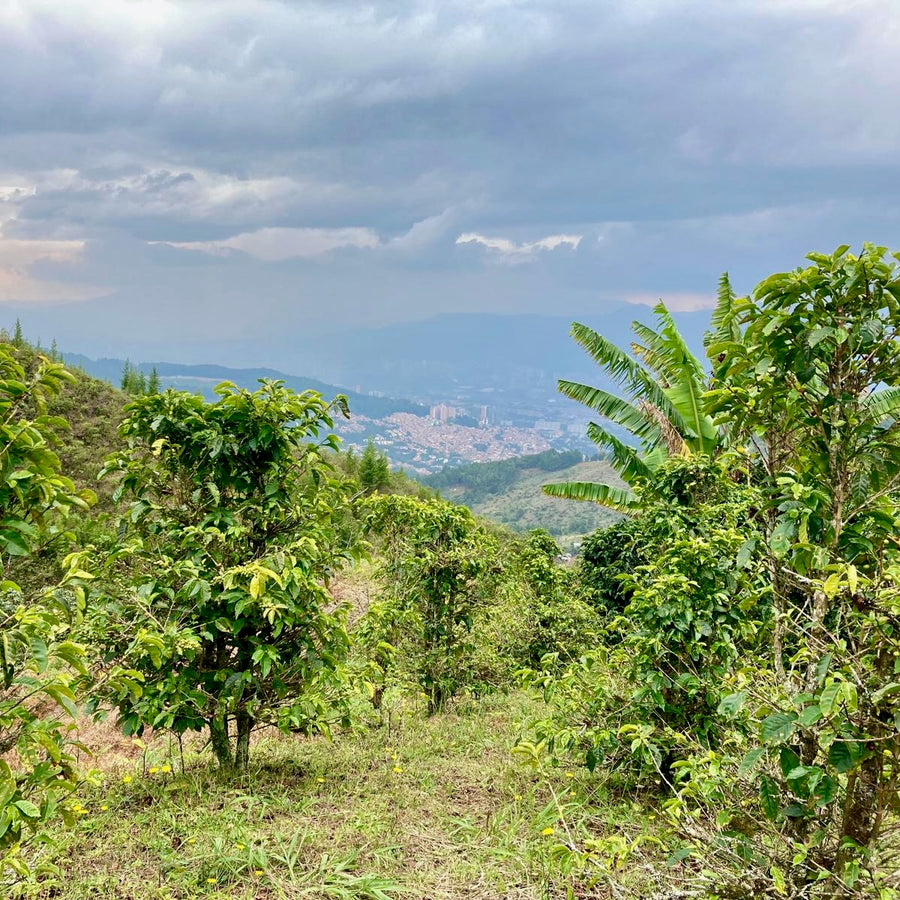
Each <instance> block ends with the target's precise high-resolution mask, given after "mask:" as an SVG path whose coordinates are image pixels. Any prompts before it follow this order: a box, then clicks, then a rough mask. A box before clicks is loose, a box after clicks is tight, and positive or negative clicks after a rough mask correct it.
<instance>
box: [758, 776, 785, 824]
mask: <svg viewBox="0 0 900 900" xmlns="http://www.w3.org/2000/svg"><path fill="white" fill-rule="evenodd" d="M759 800H760V803H761V804H762V809H763V812H764V813H765V815H766V818H767V819H769V820H771V821H773V822H774V821H775V817H776V816H777V815H778V810H779V809H781V791H780V790H779V788H778V782H776V781H775V779H774V778H770V777H769V776H768V775H763V776H762V778H760V780H759Z"/></svg>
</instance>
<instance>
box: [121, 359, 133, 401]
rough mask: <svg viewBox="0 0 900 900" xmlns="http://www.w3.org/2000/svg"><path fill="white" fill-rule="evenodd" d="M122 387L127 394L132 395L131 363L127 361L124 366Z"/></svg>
mask: <svg viewBox="0 0 900 900" xmlns="http://www.w3.org/2000/svg"><path fill="white" fill-rule="evenodd" d="M120 387H121V388H122V390H123V391H125V392H126V393H131V363H130V362H129V361H128V360H127V359H126V360H125V363H124V365H123V366H122V380H121V382H120Z"/></svg>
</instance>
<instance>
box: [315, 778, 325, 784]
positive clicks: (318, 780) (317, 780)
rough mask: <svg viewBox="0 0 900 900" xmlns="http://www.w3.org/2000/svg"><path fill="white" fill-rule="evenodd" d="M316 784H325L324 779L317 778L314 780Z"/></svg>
mask: <svg viewBox="0 0 900 900" xmlns="http://www.w3.org/2000/svg"><path fill="white" fill-rule="evenodd" d="M316 782H317V783H318V784H325V779H324V778H317V779H316Z"/></svg>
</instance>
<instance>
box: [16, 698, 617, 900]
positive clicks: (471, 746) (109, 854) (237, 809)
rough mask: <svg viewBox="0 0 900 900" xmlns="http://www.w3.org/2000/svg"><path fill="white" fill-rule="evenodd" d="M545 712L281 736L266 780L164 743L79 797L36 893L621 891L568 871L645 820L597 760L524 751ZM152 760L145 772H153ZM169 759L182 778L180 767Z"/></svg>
mask: <svg viewBox="0 0 900 900" xmlns="http://www.w3.org/2000/svg"><path fill="white" fill-rule="evenodd" d="M539 710H540V707H539V704H538V702H537V701H536V700H534V699H532V698H530V697H528V696H526V695H525V694H521V693H515V694H511V695H509V696H500V695H498V696H493V697H487V698H483V699H481V700H478V701H474V700H473V701H465V702H462V703H460V704H459V705H457V706H456V707H455V708H454V709H453V710H451V711H449V712H447V713H445V714H443V715H440V716H436V717H434V718H431V719H426V718H424V717H423V716H422V714H421V711H420V710H419V709H417V708H413V707H412V706H411V705H409V701H402V702H398V703H397V704H396V705H395V708H394V710H393V713H392V716H391V719H392V720H393V721H392V723H391V724H390V726H387V725H385V726H382V727H377V728H372V729H371V730H369V731H367V732H365V733H363V734H343V735H339V736H338V737H336V739H335V740H334V741H333V742H328V741H326V740H324V739H319V738H317V739H302V738H296V737H290V736H282V735H279V734H277V733H274V732H268V733H265V734H264V735H263V736H261V737H260V739H259V740H258V741H257V742H256V743H255V745H254V747H253V760H252V765H253V769H254V771H253V772H252V774H251V776H249V777H248V778H246V779H245V780H244V781H242V782H240V783H236V782H227V781H223V780H221V779H220V778H219V776H218V775H217V773H216V772H215V771H214V770H213V769H212V767H211V764H210V762H209V760H208V759H207V758H206V756H205V755H204V756H199V755H198V754H197V753H196V752H193V753H189V754H188V763H187V766H186V771H185V772H184V773H181V771H180V762H179V760H178V759H177V754H172V755H170V750H171V744H170V742H169V741H168V740H167V739H165V738H158V739H157V740H156V741H154V742H151V743H150V745H149V746H148V748H147V751H146V754H145V758H144V759H139V760H137V761H134V762H131V763H129V764H127V765H126V767H124V768H123V767H122V762H121V757H117V760H118V761H117V762H116V764H115V766H114V767H113V768H112V769H110V770H108V771H106V772H105V773H104V775H103V778H102V781H101V782H100V785H99V786H98V787H96V788H93V789H90V790H89V791H88V792H86V793H85V794H84V795H83V796H82V797H81V803H82V804H83V807H84V809H85V812H84V813H83V814H82V816H81V819H80V821H79V823H78V825H77V826H76V827H74V828H72V829H69V830H67V831H60V832H58V833H57V834H56V835H54V837H53V841H52V843H51V844H50V845H49V846H48V847H47V849H46V855H47V858H46V862H48V863H50V864H55V865H56V866H57V867H58V869H59V874H58V875H56V876H54V875H45V876H42V877H41V878H40V879H39V880H38V881H36V882H34V883H32V884H30V885H27V886H25V894H26V895H27V896H29V897H33V898H51V897H53V898H65V900H82V898H84V900H87V898H91V900H112V898H121V900H151V898H152V900H170V898H171V900H176V898H179V900H180V898H201V897H202V898H209V900H216V898H225V897H228V898H234V900H250V898H307V897H308V898H358V900H387V898H391V900H394V898H403V897H409V898H429V900H457V898H469V900H478V898H492V900H495V898H516V900H538V898H556V897H559V898H565V897H573V898H574V897H605V896H609V895H608V894H606V893H603V892H602V891H600V890H594V889H587V888H583V887H579V885H578V884H577V883H575V882H573V881H572V879H566V878H563V877H562V876H561V875H560V874H559V866H558V865H557V863H556V861H555V856H556V855H558V854H559V852H560V848H561V847H563V848H564V847H565V846H566V845H568V844H570V843H571V842H572V840H576V839H577V838H575V837H573V835H581V836H584V835H587V834H596V833H597V831H598V829H599V830H605V831H607V832H609V831H610V830H615V829H617V828H620V827H621V826H622V823H624V822H626V821H627V820H628V819H629V818H630V817H633V816H634V812H633V811H632V809H631V805H630V804H629V803H620V804H619V805H616V804H614V803H611V802H610V801H608V800H607V799H606V798H605V797H604V795H603V793H602V791H601V790H599V788H598V784H599V782H598V781H596V780H595V779H594V778H593V777H591V776H589V775H588V774H587V773H586V772H584V771H583V770H576V771H575V772H571V773H566V772H563V771H559V770H552V771H551V772H550V773H549V775H544V776H539V775H537V774H535V773H534V772H533V771H531V770H529V769H527V768H525V767H524V766H523V765H522V764H521V763H520V762H519V761H517V760H516V759H515V758H514V757H513V755H512V754H511V753H510V750H511V747H512V745H513V744H514V743H515V740H516V738H517V736H518V734H519V733H520V729H521V726H522V723H523V722H524V721H525V720H526V719H527V718H528V717H529V716H531V715H533V714H536V713H538V712H539ZM145 767H146V773H145V771H144V769H145ZM166 767H169V769H170V770H169V771H166V770H165V769H166Z"/></svg>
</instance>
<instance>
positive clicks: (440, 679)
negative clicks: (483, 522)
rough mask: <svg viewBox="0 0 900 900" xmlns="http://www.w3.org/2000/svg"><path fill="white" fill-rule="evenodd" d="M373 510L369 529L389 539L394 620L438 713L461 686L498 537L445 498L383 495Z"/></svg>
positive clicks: (388, 583) (386, 563)
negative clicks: (493, 537)
mask: <svg viewBox="0 0 900 900" xmlns="http://www.w3.org/2000/svg"><path fill="white" fill-rule="evenodd" d="M367 506H368V510H369V512H368V517H367V524H368V528H369V530H370V532H371V533H373V534H375V535H379V536H380V537H381V538H382V540H383V557H384V558H383V563H382V570H381V575H382V578H383V581H384V584H385V598H386V601H387V602H388V605H389V608H390V609H391V610H392V612H393V614H392V617H391V619H392V620H393V619H398V620H402V621H403V623H404V631H405V640H406V642H407V644H408V645H409V646H408V647H407V648H406V649H407V654H408V656H409V657H410V658H411V660H412V664H413V666H414V668H415V670H416V677H417V678H418V680H419V684H420V685H421V687H422V689H423V690H424V691H425V694H426V696H427V698H428V712H429V714H433V713H435V712H437V711H438V710H440V709H442V708H443V706H444V704H445V703H446V701H447V700H448V699H449V698H450V697H451V696H453V694H454V693H455V692H456V691H457V690H458V689H459V687H460V681H461V678H462V675H463V668H464V666H463V663H464V660H465V659H466V657H467V655H468V654H469V653H470V652H471V650H472V642H471V638H470V632H471V628H472V621H473V611H474V608H475V605H476V603H477V602H478V600H479V597H480V596H481V588H480V584H479V578H480V576H481V575H482V574H484V573H485V571H486V570H487V569H488V568H489V566H490V557H491V553H492V549H493V544H492V540H491V538H490V537H489V535H488V534H487V533H486V532H485V531H484V529H483V528H481V527H480V526H479V525H478V523H477V522H476V521H475V519H474V518H473V517H472V514H471V513H470V512H469V511H468V510H467V509H465V508H464V507H461V506H454V505H452V504H450V503H446V502H444V501H442V500H418V499H415V498H413V497H399V496H395V495H383V496H373V497H371V498H370V499H369V500H368V501H367Z"/></svg>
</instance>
